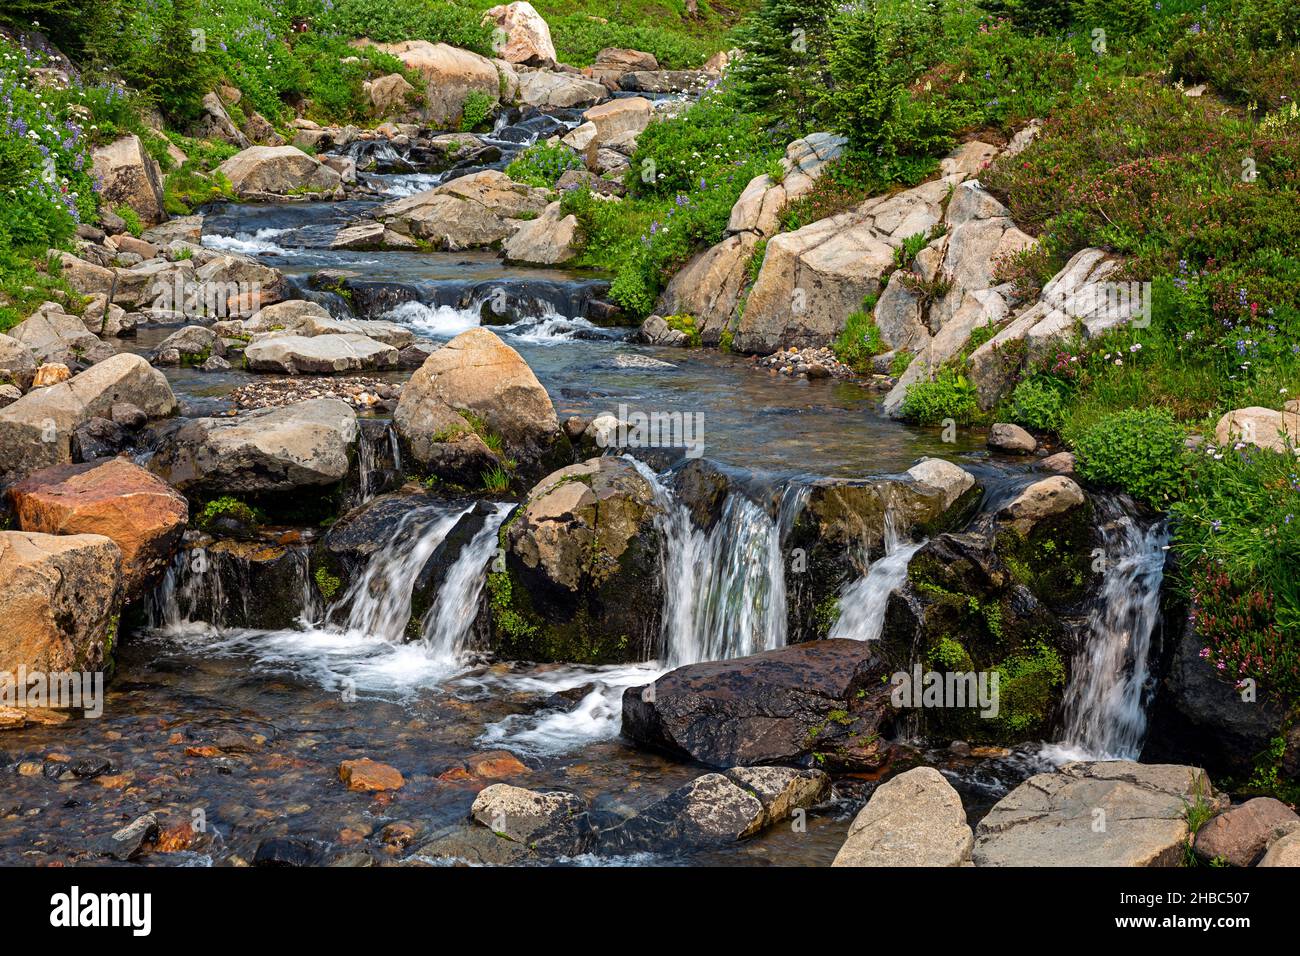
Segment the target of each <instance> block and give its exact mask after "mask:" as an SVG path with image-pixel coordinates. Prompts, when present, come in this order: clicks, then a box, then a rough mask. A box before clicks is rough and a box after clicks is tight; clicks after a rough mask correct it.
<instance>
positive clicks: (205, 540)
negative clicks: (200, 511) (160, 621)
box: [170, 533, 315, 630]
mask: <svg viewBox="0 0 1300 956" xmlns="http://www.w3.org/2000/svg"><path fill="white" fill-rule="evenodd" d="M174 568H175V569H176V570H175V573H176V574H177V575H178V578H179V582H178V583H177V585H176V586H175V588H174V590H172V591H171V592H170V597H171V599H172V600H173V601H174V602H175V608H174V610H175V612H176V613H178V614H179V615H180V616H181V619H183V620H191V621H208V622H211V623H213V624H216V625H218V626H220V627H251V628H259V629H264V630H282V629H285V628H290V627H292V626H293V625H294V622H295V621H296V620H297V619H298V617H299V615H301V614H302V611H303V601H304V597H305V595H306V593H307V592H308V591H309V590H311V589H313V585H314V584H315V582H314V581H311V580H310V579H309V578H308V576H307V570H308V555H307V550H306V547H305V546H289V545H285V544H280V543H278V542H276V541H271V540H264V539H253V540H239V539H236V538H213V537H212V536H211V535H207V534H193V533H191V534H189V535H187V540H186V541H185V542H184V544H183V546H182V549H181V552H180V554H179V555H178V556H177V558H176V563H175V565H174Z"/></svg>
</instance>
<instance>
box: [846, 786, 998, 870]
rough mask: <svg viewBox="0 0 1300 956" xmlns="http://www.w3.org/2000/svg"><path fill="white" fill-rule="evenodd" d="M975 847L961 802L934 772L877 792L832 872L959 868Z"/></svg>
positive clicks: (851, 828) (852, 827)
mask: <svg viewBox="0 0 1300 956" xmlns="http://www.w3.org/2000/svg"><path fill="white" fill-rule="evenodd" d="M974 841H975V837H974V835H973V834H972V833H971V829H970V827H969V826H967V824H966V810H965V809H964V808H963V807H962V804H961V797H960V796H958V795H957V791H956V790H954V789H953V788H952V784H950V783H949V782H948V781H947V780H946V779H945V778H944V776H943V774H941V773H939V771H937V770H935V769H934V768H933V767H916V768H915V769H912V770H909V771H907V772H906V773H902V774H899V775H898V776H897V777H894V778H893V779H892V780H890V781H889V782H888V783H885V784H882V785H881V786H879V787H877V788H876V790H875V792H873V793H872V794H871V799H870V800H868V801H867V805H866V806H865V807H863V808H862V810H861V811H859V813H858V815H857V816H856V817H854V818H853V823H852V824H850V826H849V833H848V837H847V838H846V839H845V841H844V845H843V846H842V847H840V851H839V853H837V854H836V855H835V862H834V863H832V864H831V865H832V866H961V865H962V864H963V863H965V862H966V861H967V860H969V859H970V852H971V846H972V845H973V843H974Z"/></svg>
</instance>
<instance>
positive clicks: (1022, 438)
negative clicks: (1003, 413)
mask: <svg viewBox="0 0 1300 956" xmlns="http://www.w3.org/2000/svg"><path fill="white" fill-rule="evenodd" d="M989 447H990V448H993V449H995V450H997V451H1005V452H1007V453H1008V454H1012V455H1029V454H1032V453H1033V451H1034V449H1035V448H1037V447H1038V440H1037V439H1036V438H1034V436H1033V435H1031V434H1029V432H1027V431H1025V430H1024V429H1023V428H1021V427H1020V426H1019V425H1011V424H1008V423H1006V422H1000V423H998V424H996V425H994V426H993V427H992V428H990V429H989Z"/></svg>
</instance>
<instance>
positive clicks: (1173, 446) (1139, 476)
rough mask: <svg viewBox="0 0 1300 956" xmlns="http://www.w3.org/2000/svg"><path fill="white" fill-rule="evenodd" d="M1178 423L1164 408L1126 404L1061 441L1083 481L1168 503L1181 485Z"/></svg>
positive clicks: (1162, 504) (1181, 436)
mask: <svg viewBox="0 0 1300 956" xmlns="http://www.w3.org/2000/svg"><path fill="white" fill-rule="evenodd" d="M1184 437H1185V432H1184V429H1183V426H1182V425H1180V424H1179V423H1178V422H1177V421H1175V420H1174V416H1173V415H1172V414H1170V413H1169V412H1168V411H1167V410H1166V409H1163V408H1127V409H1124V410H1123V411H1120V412H1114V413H1112V414H1109V415H1105V416H1103V417H1102V418H1100V419H1098V420H1097V421H1096V422H1095V423H1094V424H1092V425H1090V426H1088V427H1087V428H1084V429H1082V430H1079V431H1077V432H1075V433H1073V434H1067V435H1066V439H1067V440H1068V441H1069V443H1070V444H1071V445H1072V446H1073V448H1074V451H1075V455H1076V456H1077V459H1078V464H1077V466H1076V467H1077V469H1078V472H1079V474H1080V475H1081V476H1082V477H1084V478H1086V479H1087V480H1088V481H1092V482H1096V483H1097V484H1100V485H1108V486H1110V487H1113V488H1118V489H1120V490H1121V491H1126V492H1128V493H1129V494H1130V495H1132V496H1133V497H1134V498H1136V499H1138V500H1139V501H1145V502H1147V503H1148V504H1151V505H1154V506H1156V507H1167V506H1168V504H1169V502H1171V501H1173V500H1175V499H1177V498H1178V496H1179V495H1180V493H1181V492H1182V488H1183V440H1184Z"/></svg>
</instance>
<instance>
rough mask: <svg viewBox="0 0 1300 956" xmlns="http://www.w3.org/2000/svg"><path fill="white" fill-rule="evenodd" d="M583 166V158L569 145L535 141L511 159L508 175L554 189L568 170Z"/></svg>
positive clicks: (515, 179)
mask: <svg viewBox="0 0 1300 956" xmlns="http://www.w3.org/2000/svg"><path fill="white" fill-rule="evenodd" d="M583 168H585V167H584V165H583V162H582V158H581V157H580V156H579V155H578V154H577V153H575V152H574V151H573V150H571V149H569V147H567V146H563V145H559V146H548V145H547V144H546V143H534V144H533V145H532V146H529V147H528V148H527V149H525V150H524V151H523V152H521V153H520V154H519V155H518V156H516V157H515V158H514V159H513V160H512V161H511V163H510V165H509V166H507V167H506V175H507V176H509V177H510V178H511V179H513V180H514V181H515V182H517V183H527V184H528V185H529V186H540V187H543V188H545V189H554V188H555V184H556V183H557V182H559V180H560V177H561V176H563V175H564V174H565V173H566V172H568V171H569V170H571V169H583Z"/></svg>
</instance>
